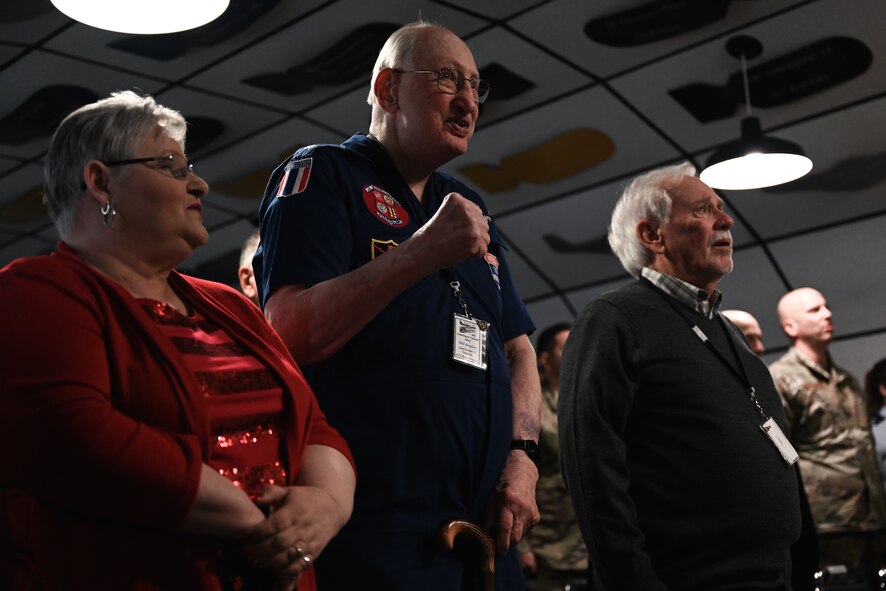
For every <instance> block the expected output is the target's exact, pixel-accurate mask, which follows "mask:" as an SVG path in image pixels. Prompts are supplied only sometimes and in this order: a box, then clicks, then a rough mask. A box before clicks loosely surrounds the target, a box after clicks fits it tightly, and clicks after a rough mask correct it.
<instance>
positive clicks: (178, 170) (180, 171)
mask: <svg viewBox="0 0 886 591" xmlns="http://www.w3.org/2000/svg"><path fill="white" fill-rule="evenodd" d="M147 162H160V164H159V165H158V166H157V167H156V169H155V170H162V171H164V172H168V173H169V175H170V176H171V177H172V178H174V179H178V180H180V181H183V180H185V179H186V178H188V175H189V174H190V173H192V172H194V164H193V163H192V162H189V161H188V160H186V159H185V157H184V156H180V155H178V154H164V155H163V156H148V157H146V158H129V159H128V160H111V161H109V162H105V163H104V165H105V166H108V167H114V166H125V165H127V164H145V163H147ZM151 168H154V167H151Z"/></svg>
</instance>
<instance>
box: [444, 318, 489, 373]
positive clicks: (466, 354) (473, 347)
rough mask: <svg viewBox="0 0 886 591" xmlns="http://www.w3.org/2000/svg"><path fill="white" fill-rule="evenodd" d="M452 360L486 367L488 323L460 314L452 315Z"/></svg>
mask: <svg viewBox="0 0 886 591" xmlns="http://www.w3.org/2000/svg"><path fill="white" fill-rule="evenodd" d="M452 320H453V322H452V360H453V361H458V362H459V363H464V364H465V365H470V366H471V367H476V368H478V369H486V365H487V360H486V339H487V338H488V335H489V330H488V328H489V324H488V323H487V322H484V321H482V320H474V319H473V318H468V317H467V316H462V315H461V314H453V315H452Z"/></svg>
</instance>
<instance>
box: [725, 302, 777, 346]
mask: <svg viewBox="0 0 886 591" xmlns="http://www.w3.org/2000/svg"><path fill="white" fill-rule="evenodd" d="M721 314H723V316H725V317H726V318H728V319H729V320H731V321H732V322H733V323H734V324H735V326H737V327H738V329H739V330H740V331H741V333H742V334H743V335H744V338H745V340H747V342H748V346H749V347H750V348H751V351H753V352H754V353H756V354H757V355H762V354H763V353H765V352H766V347H765V346H764V345H763V330H762V329H761V328H760V323H759V322H757V319H756V318H754V317H753V316H752V315H751V314H749V313H748V312H745V311H744V310H723V311H722V312H721Z"/></svg>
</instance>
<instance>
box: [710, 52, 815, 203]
mask: <svg viewBox="0 0 886 591" xmlns="http://www.w3.org/2000/svg"><path fill="white" fill-rule="evenodd" d="M726 51H728V52H729V55H731V56H733V57H740V58H741V73H742V77H743V80H744V92H745V105H746V110H747V116H746V117H745V118H744V119H743V120H742V122H741V138H740V139H738V140H736V141H733V142H730V143H728V144H726V145H724V146H722V147H720V148H719V149H718V150H717V151H716V152H714V153H713V154H712V155H711V157H710V158H708V162H707V166H706V167H705V169H704V170H703V171H701V174H699V175H698V177H699V178H700V179H701V180H702V182H704V183H705V184H706V185H708V186H709V187H713V188H714V189H725V190H743V189H760V188H762V187H772V186H774V185H781V184H783V183H787V182H790V181H793V180H796V179H798V178H800V177H801V176H803V175H805V174H807V173H808V172H809V171H810V170H812V160H810V159H809V158H807V157H806V155H805V154H804V153H803V149H802V148H801V147H800V146H799V145H797V144H795V143H793V142H789V141H787V140H782V139H778V138H774V137H766V136H764V135H763V131H762V128H761V127H760V120H759V119H757V118H756V117H752V116H751V97H750V89H749V87H748V72H747V62H746V61H745V59H746V58H748V57H750V58H754V57H757V56H758V55H760V53H761V52H762V51H763V46H762V45H761V44H760V42H759V41H757V40H756V39H754V38H753V37H749V36H747V35H740V36H738V37H733V38H732V39H730V40H729V42H727V44H726Z"/></svg>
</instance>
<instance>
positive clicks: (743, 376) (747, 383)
mask: <svg viewBox="0 0 886 591" xmlns="http://www.w3.org/2000/svg"><path fill="white" fill-rule="evenodd" d="M643 279H644V280H645V281H646V282H647V283H649V285H650V287H652V289H653V290H654V291H655V292H656V293H657V294H658V295H660V296H661V297H662V298H663V299H664V301H666V302H667V303H668V305H669V306H670V307H671V308H673V309H674V311H675V312H676V313H677V314H678V315H679V316H680V317H681V318H682V319H683V320H685V321H686V324H688V325H689V328H690V329H691V330H692V332H693V333H694V334H695V336H697V337H698V338H699V339H700V340H701V342H702V343H704V345H705V347H707V348H708V350H709V351H710V352H711V353H713V354H714V357H716V358H717V359H719V360H720V363H722V364H723V365H724V366H725V367H726V369H728V370H729V371H730V372H731V373H732V375H734V376H735V377H736V378H737V379H738V381H739V382H740V383H741V384H742V386H743V387H744V389H745V394H747V395H748V397H749V398H750V399H751V402H752V403H753V405H754V407H755V408H756V409H757V412H758V413H759V414H760V420H761V421H762V422H763V423H765V422H766V421H768V420H769V419H770V417H769V416H768V415H767V414H766V412H765V411H764V410H763V407H762V406H760V401H759V400H757V391H756V390H755V389H754V386H752V385H751V380H750V379H749V378H748V374H747V370H745V367H744V363H743V362H742V360H741V356H740V355H739V354H738V349H737V348H736V347H735V341H734V340H733V338H732V331H731V330H730V328H729V326H727V324H726V322H725V321H724V320H723V318H722V317H720V314H719V313H717V318H718V320H719V321H720V324H721V325H722V326H723V330H725V331H726V340H727V341H729V348H730V349H732V354H733V356H734V357H735V360H736V362H737V363H738V367H739V369H740V370H741V371H739V369H736V368H735V366H733V365H732V364H731V363H729V361H728V360H727V359H726V357H725V356H724V355H723V354H722V353H721V352H720V351H719V350H718V349H717V347H715V346H714V343H712V342H711V340H710V339H709V338H708V336H707V335H706V334H705V333H704V331H703V330H702V329H700V328H699V327H698V325H697V324H696V323H695V322H693V321H692V319H691V318H690V317H689V315H687V314H686V312H685V311H684V310H681V309H680V308H679V306H678V305H677V303H676V302H674V298H673V297H672V296H670V295H668V294H666V293H665V292H664V291H663V290H662V289H661V288H659V287H658V286H656V285H655V284H653V283H652V282H651V281H649V280H648V279H646V278H645V277H644V278H643Z"/></svg>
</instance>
